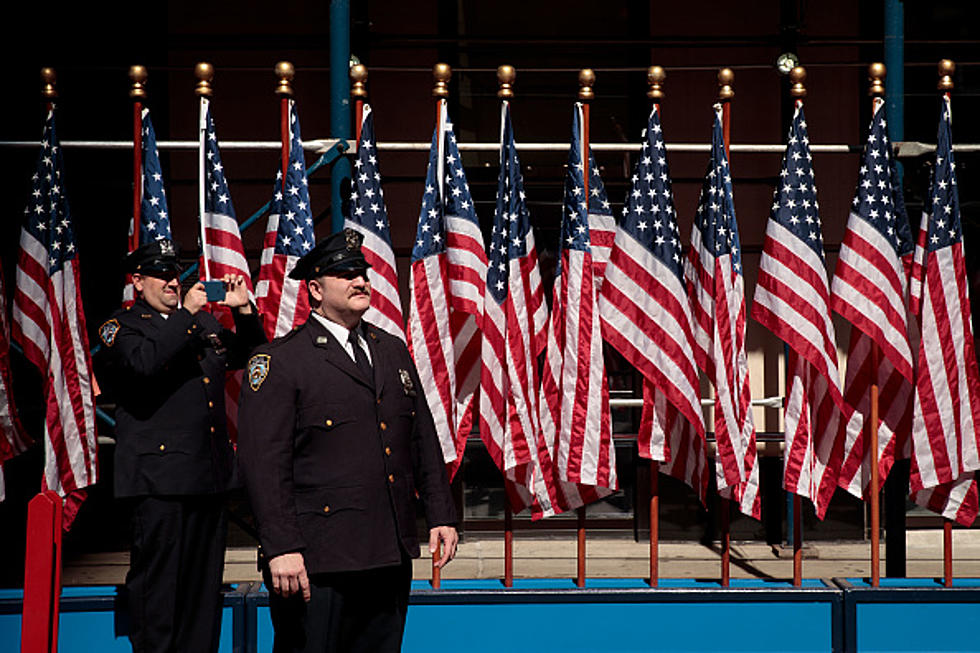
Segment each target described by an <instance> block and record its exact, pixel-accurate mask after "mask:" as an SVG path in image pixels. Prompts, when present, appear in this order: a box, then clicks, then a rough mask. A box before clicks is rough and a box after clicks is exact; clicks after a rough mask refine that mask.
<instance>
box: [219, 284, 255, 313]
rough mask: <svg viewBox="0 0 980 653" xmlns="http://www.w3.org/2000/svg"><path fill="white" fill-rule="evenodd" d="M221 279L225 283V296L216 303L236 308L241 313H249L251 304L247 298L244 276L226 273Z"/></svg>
mask: <svg viewBox="0 0 980 653" xmlns="http://www.w3.org/2000/svg"><path fill="white" fill-rule="evenodd" d="M221 281H222V282H224V284H225V298H224V300H222V301H220V302H218V303H219V304H221V305H222V306H227V307H229V308H237V309H238V312H239V313H241V314H242V315H248V314H250V313H251V312H252V304H251V303H250V302H249V300H248V286H246V285H245V277H243V276H242V275H240V274H226V275H225V276H223V277H222V278H221Z"/></svg>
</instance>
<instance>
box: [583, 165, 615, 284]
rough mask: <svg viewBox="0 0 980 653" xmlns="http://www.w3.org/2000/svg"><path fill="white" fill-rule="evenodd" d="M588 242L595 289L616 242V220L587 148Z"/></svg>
mask: <svg viewBox="0 0 980 653" xmlns="http://www.w3.org/2000/svg"><path fill="white" fill-rule="evenodd" d="M589 240H590V245H591V248H592V264H593V266H594V267H595V285H596V288H601V287H602V280H603V279H605V276H606V265H607V264H608V263H609V254H610V252H612V248H613V242H614V241H615V240H616V218H615V217H614V216H613V212H612V207H611V206H610V204H609V197H608V196H607V195H606V186H605V184H603V183H602V176H601V175H600V174H599V166H598V165H596V162H595V157H594V156H593V155H592V148H591V147H590V148H589Z"/></svg>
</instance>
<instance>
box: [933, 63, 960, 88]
mask: <svg viewBox="0 0 980 653" xmlns="http://www.w3.org/2000/svg"><path fill="white" fill-rule="evenodd" d="M954 72H956V64H955V63H953V60H952V59H943V60H942V61H940V62H939V84H937V85H936V88H937V89H939V90H940V91H952V90H953V73H954Z"/></svg>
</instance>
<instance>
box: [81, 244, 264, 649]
mask: <svg viewBox="0 0 980 653" xmlns="http://www.w3.org/2000/svg"><path fill="white" fill-rule="evenodd" d="M126 270H127V272H129V273H130V274H131V275H132V279H133V286H134V288H135V291H136V294H137V298H136V301H135V303H134V304H133V305H132V306H131V307H129V308H125V309H120V310H119V311H116V313H114V314H113V316H112V317H111V318H110V319H109V320H107V321H106V322H105V323H104V324H102V326H101V327H100V328H99V337H100V339H101V341H102V345H103V348H102V350H101V351H100V352H99V354H98V355H97V357H96V362H97V364H98V365H99V379H100V380H102V381H103V383H104V385H106V386H107V387H106V389H107V390H108V391H109V393H110V396H111V397H112V398H113V399H115V401H116V413H115V418H116V453H115V493H116V496H117V497H118V498H122V499H126V500H127V501H128V502H130V503H131V508H132V513H133V516H132V549H131V553H130V567H129V573H128V574H127V575H126V589H127V594H128V603H129V614H130V620H131V623H130V639H131V641H132V644H133V650H134V651H136V652H138V653H143V652H150V651H152V652H156V651H159V652H161V653H163V652H178V651H180V652H184V651H214V650H216V648H217V643H218V636H219V631H220V623H221V580H222V571H223V567H224V551H225V536H226V532H227V516H226V514H225V509H224V495H225V493H226V492H227V491H228V490H229V489H231V488H232V487H233V486H234V485H235V484H236V474H235V464H234V453H233V449H232V445H231V443H230V442H229V440H228V435H227V431H226V428H225V399H224V397H225V373H226V371H228V370H231V369H237V368H241V367H242V366H243V365H244V363H245V361H246V359H247V357H248V354H249V352H250V350H251V349H252V348H253V347H254V346H256V345H259V344H261V343H263V342H265V340H266V338H265V334H264V332H263V331H262V326H261V324H260V322H259V320H258V317H257V314H256V312H255V310H254V308H253V307H252V305H251V303H250V302H249V298H248V292H247V287H246V285H245V280H244V278H243V277H241V276H232V275H228V276H226V277H225V278H224V279H222V280H221V282H220V284H221V286H223V289H224V291H225V296H224V299H223V300H222V301H219V302H218V304H220V305H223V306H227V307H229V308H231V309H232V314H233V316H234V320H235V332H232V331H229V330H227V329H225V328H223V327H222V326H221V324H220V323H219V322H218V321H217V320H216V319H215V318H214V317H213V316H212V315H211V314H210V313H208V312H207V311H204V310H202V309H203V308H204V307H205V305H206V304H207V302H208V297H207V293H206V291H205V287H204V284H203V283H201V282H198V283H195V284H194V285H193V286H192V287H191V288H190V289H189V290H188V291H187V293H186V294H185V295H184V298H183V302H181V301H180V296H179V291H180V282H179V275H180V265H179V261H178V257H177V246H176V244H175V243H174V242H173V241H170V240H158V241H154V242H152V243H149V244H147V245H144V246H142V247H140V248H138V249H137V250H135V251H133V252H132V253H130V254H129V255H128V256H127V258H126ZM218 290H219V294H220V290H221V289H220V288H219V289H218ZM213 292H214V290H212V293H213Z"/></svg>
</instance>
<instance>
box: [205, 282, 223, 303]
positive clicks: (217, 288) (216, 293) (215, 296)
mask: <svg viewBox="0 0 980 653" xmlns="http://www.w3.org/2000/svg"><path fill="white" fill-rule="evenodd" d="M201 283H203V284H204V292H206V293H207V294H208V301H209V302H220V301H224V299H225V282H224V281H220V280H212V281H202V282H201Z"/></svg>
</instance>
